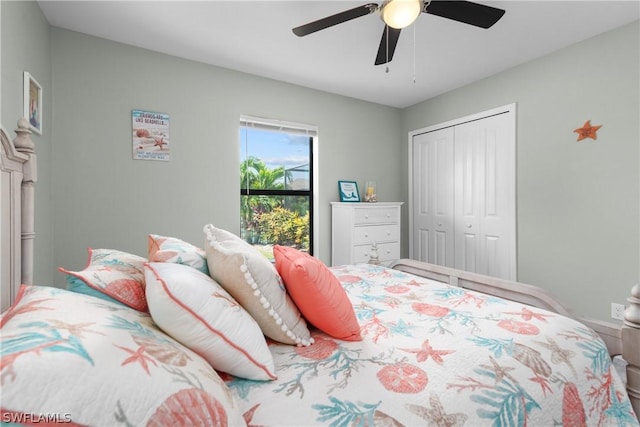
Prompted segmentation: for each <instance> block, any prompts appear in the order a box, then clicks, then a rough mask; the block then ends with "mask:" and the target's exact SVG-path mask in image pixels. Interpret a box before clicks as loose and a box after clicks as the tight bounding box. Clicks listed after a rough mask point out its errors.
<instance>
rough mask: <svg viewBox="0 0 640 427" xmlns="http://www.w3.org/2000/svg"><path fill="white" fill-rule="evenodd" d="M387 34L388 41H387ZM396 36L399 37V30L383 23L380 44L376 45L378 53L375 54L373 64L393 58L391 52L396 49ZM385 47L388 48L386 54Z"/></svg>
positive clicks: (383, 62)
mask: <svg viewBox="0 0 640 427" xmlns="http://www.w3.org/2000/svg"><path fill="white" fill-rule="evenodd" d="M387 35H388V36H389V43H387ZM398 38H400V30H399V29H396V28H391V27H390V26H388V25H385V27H384V31H382V40H380V46H378V55H377V56H376V63H375V65H381V64H386V63H387V62H391V60H392V59H393V53H394V52H395V51H396V45H397V44H398ZM387 47H388V49H389V54H387Z"/></svg>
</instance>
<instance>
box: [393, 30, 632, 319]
mask: <svg viewBox="0 0 640 427" xmlns="http://www.w3.org/2000/svg"><path fill="white" fill-rule="evenodd" d="M639 40H640V38H639V34H638V21H636V22H635V23H632V24H629V25H626V26H624V27H621V28H619V29H616V30H613V31H611V32H608V33H604V34H601V35H599V36H596V37H594V38H591V39H589V40H586V41H584V42H581V43H578V44H575V45H573V46H570V47H568V48H565V49H562V50H560V51H557V52H555V53H552V54H550V55H547V56H544V57H542V58H540V59H537V60H535V61H531V62H528V63H526V64H523V65H521V66H518V67H515V68H512V69H510V70H508V71H505V72H502V73H500V74H497V75H494V76H492V77H489V78H487V79H484V80H482V81H479V82H477V83H474V84H471V85H469V86H466V87H463V88H460V89H458V90H454V91H451V92H449V93H446V94H444V95H442V96H438V97H437V98H433V99H430V100H428V101H425V102H423V103H420V104H418V105H414V106H412V107H410V108H408V109H406V110H405V111H404V112H403V132H404V133H405V134H406V132H409V131H411V130H415V129H419V128H422V127H426V126H429V125H433V124H438V123H442V122H446V121H448V120H451V119H454V118H458V117H463V116H466V115H468V114H472V113H476V112H479V111H484V110H488V109H490V108H493V107H498V106H501V105H506V104H510V103H512V102H516V103H517V149H516V150H517V160H516V164H517V166H516V168H517V188H516V190H517V202H516V203H517V235H518V236H517V240H518V243H517V248H518V253H517V259H518V280H519V281H521V282H525V283H532V284H536V285H538V286H542V287H545V288H547V289H549V290H550V291H551V292H553V293H554V294H556V295H557V296H558V297H560V299H561V300H562V301H565V302H571V306H572V307H573V308H574V309H575V311H576V312H577V313H580V314H586V315H589V316H592V317H596V318H600V319H609V318H610V303H611V302H617V303H621V304H623V303H626V298H627V297H628V295H629V291H630V289H631V287H632V286H633V285H634V284H635V283H638V282H639V281H640V250H639V246H640V229H639V226H640V224H639V220H640V208H639V200H640V197H639V195H640V186H639V183H640V171H639V165H640V151H639V146H640V143H639V141H640V133H639V129H640V123H639V120H640V119H639V117H640V111H639V105H640V96H639V95H640V88H639V82H640V73H639V63H640V55H639V52H640V46H639ZM586 120H591V121H592V124H593V125H602V128H601V129H600V130H599V131H598V133H597V135H598V139H597V140H595V141H594V140H592V139H586V140H583V141H581V142H577V141H576V139H577V134H576V133H574V132H573V130H574V129H576V128H579V127H582V125H583V124H584V122H585V121H586ZM407 150H408V144H405V145H404V147H403V153H402V155H401V159H402V161H403V164H404V166H403V167H406V165H407V156H408V154H407ZM405 185H406V183H405Z"/></svg>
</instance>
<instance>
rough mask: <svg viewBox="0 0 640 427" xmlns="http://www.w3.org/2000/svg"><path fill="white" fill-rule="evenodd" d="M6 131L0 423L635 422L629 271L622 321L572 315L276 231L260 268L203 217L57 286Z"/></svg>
mask: <svg viewBox="0 0 640 427" xmlns="http://www.w3.org/2000/svg"><path fill="white" fill-rule="evenodd" d="M15 132H16V134H17V137H16V138H15V139H14V140H13V141H12V140H11V138H10V137H9V136H8V134H7V133H6V132H5V131H4V130H3V131H2V134H1V137H2V144H1V146H2V153H1V162H0V165H1V166H2V205H0V206H1V209H2V230H1V233H2V234H1V235H0V237H2V239H1V240H2V246H1V248H2V253H1V255H2V256H1V259H2V270H1V271H0V274H1V275H2V301H1V302H2V307H3V312H2V317H1V320H0V323H1V327H2V329H1V339H2V344H1V346H0V351H1V360H0V376H1V381H2V382H1V393H2V394H1V396H0V417H1V422H3V423H15V424H19V425H32V424H36V423H43V422H46V423H65V424H72V425H105V426H112V425H135V426H138V425H250V426H258V425H265V426H266V425H269V426H276V425H296V426H300V425H332V426H347V425H384V426H416V425H438V426H440V425H442V426H462V425H467V426H478V425H493V426H511V425H522V426H524V425H532V426H543V425H544V426H550V425H555V424H559V425H617V426H637V425H639V424H638V418H637V415H636V414H639V413H640V287H638V286H636V287H634V288H633V289H632V290H631V294H630V296H629V298H628V302H629V307H628V308H627V310H626V311H625V321H624V323H623V324H622V325H617V324H610V323H607V322H601V321H592V320H588V319H575V318H574V317H573V316H572V315H571V313H570V311H569V310H567V309H566V308H565V307H564V306H563V305H562V304H560V303H558V302H557V301H555V300H554V299H553V298H552V297H551V296H550V295H549V294H548V293H547V292H545V291H544V290H542V289H540V288H536V287H534V286H530V285H525V284H521V283H516V282H508V281H504V280H500V279H495V278H490V277H486V276H480V275H477V274H472V273H468V272H463V271H459V270H454V269H449V268H445V267H441V266H434V265H430V264H426V263H422V262H417V261H412V260H399V261H397V262H396V263H394V264H393V265H392V266H390V267H384V266H379V265H371V264H357V265H344V266H336V267H331V268H328V267H326V266H324V264H322V263H321V262H320V261H318V260H317V259H315V258H313V257H310V256H308V255H306V254H304V253H301V252H299V251H297V250H295V249H293V248H287V247H280V246H277V247H276V249H275V254H276V261H275V265H274V264H272V263H270V262H269V261H266V258H264V257H262V258H260V257H259V256H257V255H256V253H254V252H252V250H251V248H250V247H247V246H244V245H246V244H244V242H242V241H240V240H239V239H238V238H237V237H236V236H235V235H234V234H233V233H230V232H229V231H227V230H223V229H220V228H217V227H216V226H215V225H214V224H206V225H204V227H203V240H202V242H185V241H183V240H181V239H180V238H178V237H173V236H161V235H156V234H150V235H149V236H148V238H147V244H148V252H147V253H145V254H130V253H126V252H124V251H121V250H118V249H117V248H99V249H89V250H88V261H87V264H86V265H85V266H84V267H83V266H64V267H61V268H60V274H64V275H65V278H66V280H67V289H58V288H54V287H50V286H42V285H34V284H33V283H32V280H33V279H32V269H33V241H34V238H35V233H34V229H33V215H34V203H33V197H34V192H33V189H34V185H35V182H36V180H37V179H36V177H37V176H36V158H35V152H34V146H33V143H32V142H31V140H30V138H29V130H28V125H27V123H26V121H24V120H23V119H21V120H20V121H19V122H18V128H17V129H16V131H15ZM258 255H259V254H258ZM614 356H618V357H617V358H616V362H620V361H621V360H622V365H623V369H622V370H620V371H619V370H616V369H615V365H614V363H612V358H613V357H614ZM620 356H621V359H620Z"/></svg>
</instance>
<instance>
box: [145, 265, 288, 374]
mask: <svg viewBox="0 0 640 427" xmlns="http://www.w3.org/2000/svg"><path fill="white" fill-rule="evenodd" d="M144 274H145V279H146V282H147V287H146V292H147V304H148V305H149V312H150V313H151V317H152V318H153V320H154V321H155V322H156V323H157V324H158V326H160V327H161V328H162V329H163V330H164V331H165V332H166V333H168V334H169V335H171V336H172V337H173V338H175V339H176V340H178V341H180V342H181V343H182V344H184V345H186V346H187V347H189V348H190V349H191V350H193V351H195V352H196V353H198V354H200V355H201V356H202V357H204V358H205V359H207V361H208V362H209V363H210V364H211V366H213V367H214V368H215V369H217V370H218V371H223V372H226V373H228V374H231V375H234V376H236V377H240V378H248V379H252V380H274V379H276V374H275V368H274V365H273V356H272V355H271V351H270V350H269V347H268V346H267V342H266V340H265V338H264V335H262V331H261V330H260V327H259V326H258V324H257V323H256V321H255V320H253V318H252V317H251V315H250V314H249V313H247V312H246V311H245V309H244V308H242V307H241V306H240V305H239V304H238V303H237V302H236V301H235V300H234V299H233V297H232V296H231V295H229V294H228V293H227V291H225V290H224V289H223V288H222V287H221V286H220V285H218V283H216V282H215V281H214V280H213V279H212V278H211V277H209V276H207V275H206V274H204V273H201V272H200V271H198V270H196V269H194V268H192V267H189V266H187V265H182V264H173V263H162V262H152V263H147V264H145V266H144Z"/></svg>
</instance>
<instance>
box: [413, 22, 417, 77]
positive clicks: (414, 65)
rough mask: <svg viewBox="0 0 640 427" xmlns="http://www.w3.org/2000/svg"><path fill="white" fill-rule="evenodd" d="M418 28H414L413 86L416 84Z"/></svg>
mask: <svg viewBox="0 0 640 427" xmlns="http://www.w3.org/2000/svg"><path fill="white" fill-rule="evenodd" d="M416 26H417V25H415V24H414V26H413V84H416Z"/></svg>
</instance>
